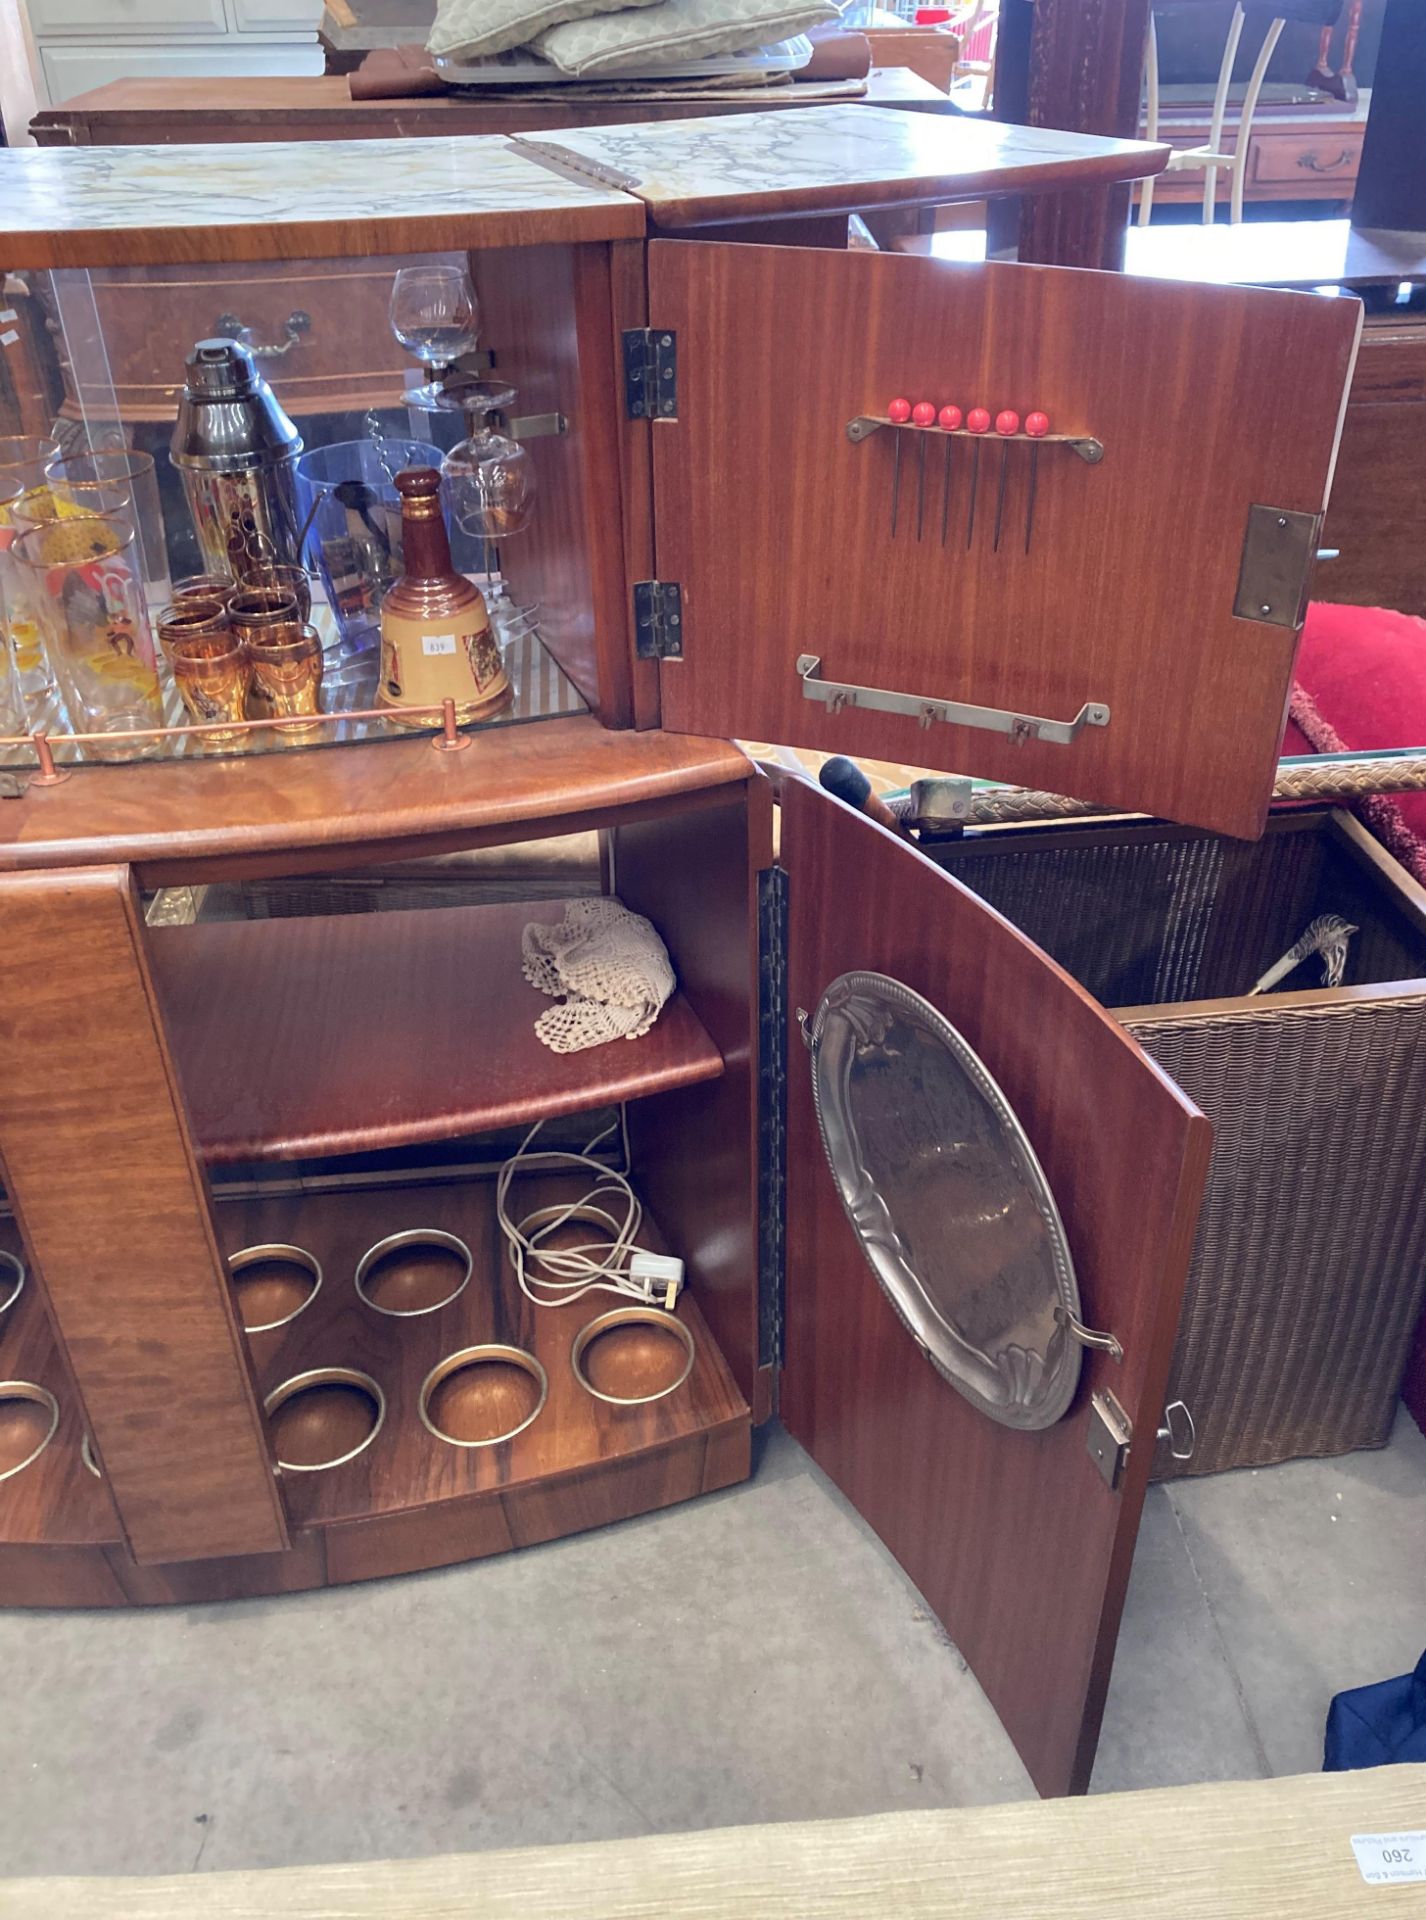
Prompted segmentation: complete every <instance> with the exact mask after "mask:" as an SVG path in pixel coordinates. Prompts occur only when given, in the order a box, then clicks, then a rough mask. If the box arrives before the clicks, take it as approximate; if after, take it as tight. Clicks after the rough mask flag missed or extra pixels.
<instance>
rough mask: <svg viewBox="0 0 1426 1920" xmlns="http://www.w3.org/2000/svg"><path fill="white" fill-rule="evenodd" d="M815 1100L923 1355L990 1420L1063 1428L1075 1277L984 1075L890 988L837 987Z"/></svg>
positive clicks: (845, 1187)
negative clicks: (1069, 1318) (1059, 1423)
mask: <svg viewBox="0 0 1426 1920" xmlns="http://www.w3.org/2000/svg"><path fill="white" fill-rule="evenodd" d="M804 1031H805V1035H806V1038H807V1042H808V1045H809V1047H810V1049H811V1052H812V1092H813V1099H814V1100H815V1102H816V1107H817V1121H818V1125H819V1127H820V1128H821V1132H822V1144H823V1146H824V1147H825V1148H826V1152H827V1161H828V1164H829V1165H830V1167H831V1169H832V1177H833V1179H834V1180H835V1181H836V1183H837V1189H838V1192H839V1193H840V1195H841V1200H842V1205H843V1206H844V1207H845V1209H846V1213H847V1218H848V1219H849V1220H850V1221H851V1223H852V1227H853V1229H854V1231H855V1232H856V1234H857V1237H858V1239H859V1240H860V1241H861V1245H862V1251H863V1252H864V1253H865V1255H866V1257H867V1259H868V1261H869V1262H870V1264H871V1269H872V1272H873V1273H874V1274H875V1275H876V1277H877V1279H878V1281H880V1283H881V1286H882V1288H883V1290H884V1291H885V1293H886V1295H887V1297H888V1298H889V1300H890V1301H891V1303H892V1305H893V1306H894V1307H895V1309H896V1311H897V1313H898V1314H899V1315H900V1317H901V1320H902V1322H903V1324H904V1325H905V1326H906V1328H907V1331H908V1332H909V1333H910V1334H911V1337H912V1339H913V1340H915V1341H916V1343H917V1345H918V1346H920V1347H921V1348H922V1349H923V1351H924V1352H925V1354H926V1356H927V1358H928V1359H929V1360H930V1362H931V1364H932V1365H933V1366H934V1367H935V1368H936V1369H937V1371H938V1372H940V1373H941V1374H943V1375H944V1376H945V1378H946V1379H947V1380H948V1381H949V1382H950V1384H951V1385H952V1386H953V1387H954V1388H955V1389H956V1390H957V1392H959V1393H962V1394H964V1396H965V1397H966V1399H967V1400H969V1401H970V1402H971V1404H972V1405H973V1406H976V1407H979V1408H980V1410H981V1412H982V1413H985V1414H987V1415H989V1417H990V1418H991V1419H992V1420H996V1421H999V1422H1000V1423H1001V1424H1002V1425H1004V1426H1007V1427H1019V1428H1022V1429H1027V1430H1035V1429H1038V1428H1041V1427H1049V1426H1053V1425H1054V1423H1055V1421H1057V1420H1058V1419H1060V1418H1061V1416H1062V1415H1063V1414H1064V1413H1065V1412H1066V1410H1067V1409H1068V1407H1069V1404H1070V1401H1071V1400H1072V1399H1073V1398H1074V1392H1075V1388H1076V1386H1077V1385H1078V1382H1079V1370H1080V1360H1081V1349H1080V1346H1079V1343H1078V1341H1077V1340H1076V1339H1074V1337H1073V1336H1072V1335H1071V1333H1070V1331H1069V1326H1068V1325H1067V1324H1066V1316H1067V1315H1069V1316H1072V1317H1073V1320H1074V1321H1076V1322H1077V1321H1078V1319H1079V1317H1080V1301H1079V1288H1078V1286H1077V1284H1076V1282H1075V1275H1074V1262H1073V1260H1072V1259H1071V1257H1070V1250H1069V1246H1068V1244H1067V1243H1066V1240H1065V1231H1064V1226H1063V1224H1062V1223H1061V1220H1060V1215H1059V1209H1058V1208H1057V1207H1056V1205H1055V1200H1054V1195H1053V1194H1052V1193H1051V1192H1050V1188H1049V1184H1048V1182H1047V1181H1046V1179H1045V1175H1044V1172H1043V1170H1042V1168H1041V1166H1040V1163H1039V1161H1038V1159H1037V1158H1036V1157H1035V1150H1034V1148H1033V1147H1032V1146H1031V1145H1030V1142H1029V1140H1028V1139H1027V1138H1026V1137H1025V1132H1024V1129H1023V1128H1022V1127H1021V1125H1020V1123H1019V1121H1018V1120H1017V1119H1016V1117H1015V1114H1014V1112H1013V1110H1012V1109H1011V1107H1010V1104H1009V1102H1008V1101H1007V1100H1006V1098H1005V1096H1004V1094H1003V1093H1002V1092H1001V1090H1000V1088H999V1087H998V1086H997V1085H996V1083H995V1081H994V1080H993V1079H992V1078H991V1075H990V1074H989V1073H988V1072H987V1070H986V1068H985V1065H984V1063H983V1062H982V1061H981V1059H980V1057H979V1056H978V1055H977V1054H976V1053H975V1052H974V1050H973V1049H972V1048H971V1047H970V1046H968V1045H967V1044H966V1042H965V1041H964V1040H963V1039H962V1037H961V1036H960V1034H958V1033H957V1032H956V1030H955V1028H954V1027H953V1026H952V1025H951V1024H950V1022H949V1021H948V1020H946V1019H945V1018H943V1016H942V1015H941V1014H939V1013H938V1012H937V1011H936V1009H935V1008H934V1007H933V1006H931V1005H930V1003H929V1002H928V1001H926V1000H924V999H922V997H921V995H920V994H918V993H913V992H912V990H911V989H910V988H909V987H906V986H903V985H902V984H901V982H900V981H899V980H893V979H890V978H889V977H888V976H887V975H885V974H881V973H844V974H842V975H841V976H840V977H839V978H838V979H836V980H834V981H833V982H832V984H831V986H830V987H828V989H827V991H826V993H824V994H823V996H822V1000H821V1003H820V1005H819V1006H818V1008H817V1011H816V1014H815V1016H814V1017H813V1019H812V1021H811V1023H810V1025H807V1026H805V1028H804Z"/></svg>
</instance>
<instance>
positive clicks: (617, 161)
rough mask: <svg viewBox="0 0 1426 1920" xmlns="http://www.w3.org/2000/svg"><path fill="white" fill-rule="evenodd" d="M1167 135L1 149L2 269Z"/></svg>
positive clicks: (1107, 164)
mask: <svg viewBox="0 0 1426 1920" xmlns="http://www.w3.org/2000/svg"><path fill="white" fill-rule="evenodd" d="M1167 153H1168V149H1167V148H1166V147H1162V146H1151V145H1149V144H1147V143H1145V142H1143V141H1137V140H1103V139H1098V138H1095V137H1092V136H1089V135H1085V134H1070V133H1053V132H1047V131H1045V130H1044V129H1040V128H1031V127H1008V126H1001V125H999V124H998V123H994V122H989V121H977V120H969V119H961V118H959V117H952V116H948V115H939V114H920V113H910V112H904V111H900V110H897V109H894V108H878V107H866V106H826V107H803V108H800V109H799V110H798V111H797V112H796V113H759V114H737V115H730V116H726V117H718V118H700V119H691V120H666V121H661V122H658V123H656V124H648V125H638V126H623V127H601V128H591V129H586V130H583V131H581V130H577V129H573V128H571V129H560V130H559V131H558V132H555V133H552V134H550V135H548V136H546V137H544V138H539V139H536V138H519V137H516V138H514V139H507V138H505V137H503V136H471V137H465V138H443V139H419V140H417V139H411V140H345V141H316V140H313V141H294V142H275V141H252V142H248V141H244V142H225V143H223V144H221V145H213V146H161V147H158V146H156V147H68V148H65V147H44V148H26V149H20V150H16V151H0V259H3V260H4V261H5V263H6V264H7V265H8V266H13V267H66V266H111V265H130V264H140V263H163V262H178V263H187V262H190V261H193V262H199V261H218V262H222V261H226V262H232V261H240V260H302V259H320V258H322V257H324V256H330V255H341V256H347V257H350V256H353V255H361V254H365V253H381V254H386V253H400V252H403V251H423V250H434V249H445V248H453V247H473V246H518V245H522V244H534V243H539V242H557V241H576V240H614V239H626V238H637V237H639V236H641V235H643V234H644V233H645V231H646V230H647V227H648V224H649V223H650V222H652V223H653V225H654V226H656V227H662V228H669V227H683V226H698V225H704V224H708V223H710V222H714V221H745V220H770V219H775V218H777V217H779V216H781V215H787V214H804V213H810V212H824V213H826V212H850V211H853V210H855V209H857V208H864V207H867V208H869V207H880V206H890V205H895V204H906V205H917V204H921V205H925V204H934V203H936V202H938V201H949V200H963V199H978V198H980V197H981V196H982V195H984V194H986V193H988V192H992V193H993V192H1017V191H1020V190H1022V189H1024V188H1056V187H1063V186H1084V185H1092V184H1097V183H1102V182H1106V181H1111V180H1128V179H1137V178H1139V177H1140V176H1142V175H1145V174H1150V173H1156V172H1158V171H1159V169H1160V168H1161V167H1162V165H1163V163H1164V160H1165V158H1166V156H1167Z"/></svg>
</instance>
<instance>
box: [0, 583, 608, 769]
mask: <svg viewBox="0 0 1426 1920" xmlns="http://www.w3.org/2000/svg"><path fill="white" fill-rule="evenodd" d="M312 621H313V624H314V625H315V626H317V627H318V628H326V627H329V626H330V625H331V614H330V613H329V611H328V609H327V608H325V607H323V606H320V605H318V606H314V607H313V609H312ZM501 657H502V658H503V660H504V662H505V670H506V672H507V673H508V675H509V676H510V685H511V689H512V692H513V698H512V699H511V701H510V704H509V705H508V706H507V707H505V708H503V709H502V710H501V711H500V712H499V713H496V714H492V715H491V716H490V718H489V719H486V720H478V721H475V722H474V723H473V724H472V725H470V726H468V727H462V729H461V731H462V732H463V733H483V732H486V731H488V730H490V729H491V728H494V727H518V726H523V725H526V724H527V723H528V722H530V721H532V720H548V719H558V718H563V717H564V716H565V715H568V714H579V713H587V712H588V711H589V708H588V704H587V702H586V701H585V700H584V698H583V696H582V695H581V694H580V692H579V690H578V688H577V687H576V686H575V685H574V683H573V681H572V680H570V679H569V678H568V676H567V675H566V674H565V673H564V672H563V670H562V669H561V668H560V667H559V665H558V664H557V663H556V661H555V659H554V656H553V655H552V654H551V653H550V652H549V651H548V649H547V648H546V647H545V646H544V644H543V642H542V641H541V640H540V639H539V637H538V636H537V635H536V634H533V633H527V634H523V635H518V636H516V637H515V638H513V639H511V640H510V641H509V642H508V643H507V644H506V645H505V646H504V648H503V649H502V656H501ZM380 658H381V654H380V649H379V648H378V647H369V648H367V649H366V650H365V651H364V652H362V653H359V654H355V655H343V653H342V652H341V651H340V649H334V650H333V651H331V652H329V653H328V654H327V655H326V659H325V662H324V670H323V677H322V710H323V712H324V713H329V714H342V713H359V712H360V711H361V710H362V709H363V708H367V707H372V706H374V705H375V704H376V683H377V670H378V667H379V665H380ZM160 673H161V680H162V685H163V724H164V725H165V726H171V727H181V726H183V725H184V724H185V721H186V719H187V716H186V715H185V713H184V711H183V704H182V702H181V700H180V699H179V696H178V691H177V689H176V688H175V687H174V685H173V683H172V681H171V679H170V678H169V676H168V673H167V670H166V668H161V669H160ZM30 726H31V730H32V731H34V732H45V733H47V734H49V736H50V746H51V749H52V751H53V753H54V757H55V759H56V761H57V762H59V763H60V764H61V765H63V766H105V765H114V764H123V765H138V764H142V763H143V762H151V761H159V760H233V759H245V758H249V757H250V756H251V755H253V754H255V753H293V752H295V751H299V750H301V751H305V750H308V749H312V748H322V747H340V746H345V745H347V744H348V743H349V742H351V741H356V740H362V741H368V740H410V739H412V738H414V737H416V736H418V735H420V734H423V733H438V732H439V731H440V726H441V722H440V719H439V717H432V718H431V719H429V720H405V721H397V720H396V719H394V718H393V719H390V720H387V719H375V720H372V719H363V720H349V721H339V722H338V723H337V724H336V725H334V726H327V727H323V728H322V729H321V730H320V731H319V732H315V733H312V734H284V733H281V732H279V731H278V730H277V729H275V728H263V729H260V730H259V731H257V732H255V733H251V734H248V735H247V736H246V737H245V738H243V739H241V740H237V741H224V742H223V743H222V744H221V745H215V744H214V742H213V741H212V739H211V737H208V738H205V737H204V736H203V735H201V734H191V733H190V734H174V735H171V736H169V737H168V738H164V739H159V740H154V741H149V742H148V743H146V745H147V750H146V751H145V750H136V748H135V746H134V745H133V744H130V743H126V742H125V741H124V739H123V737H122V736H115V738H114V740H113V742H112V744H111V743H109V742H106V741H93V742H88V743H86V744H84V745H83V746H77V745H74V744H73V743H72V742H70V741H67V740H66V739H65V738H64V736H65V734H66V733H68V732H69V731H70V726H69V720H68V717H67V715H66V714H65V711H64V707H63V704H62V703H61V701H60V699H59V697H58V695H51V697H50V699H49V700H48V701H47V702H45V703H44V704H43V705H42V706H40V707H38V708H32V709H31V714H30ZM34 765H35V755H34V752H33V750H32V749H31V748H29V747H4V748H0V767H13V768H18V769H23V768H26V767H33V766H34Z"/></svg>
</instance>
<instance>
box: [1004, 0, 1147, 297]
mask: <svg viewBox="0 0 1426 1920" xmlns="http://www.w3.org/2000/svg"><path fill="white" fill-rule="evenodd" d="M1148 21H1149V0H1036V4H1034V5H1033V6H1030V5H1026V4H1024V0H1013V3H1012V4H1011V5H1010V6H1008V7H1007V8H1006V10H1005V11H1004V13H1003V14H1002V16H1001V22H1000V35H999V41H998V45H997V55H996V59H997V66H996V81H995V98H996V107H995V111H996V113H997V115H998V116H999V117H1000V118H1001V119H1003V120H1011V121H1020V122H1023V123H1025V124H1026V125H1029V126H1032V127H1063V128H1066V129H1069V130H1072V131H1074V132H1077V133H1098V134H1111V135H1117V136H1120V137H1122V136H1124V135H1128V134H1130V133H1133V132H1134V131H1135V130H1136V129H1137V127H1138V125H1139V108H1140V96H1141V92H1142V85H1143V62H1144V43H1145V36H1146V34H1147V32H1148ZM1128 219H1129V191H1128V189H1127V187H1120V186H1107V187H1098V188H1094V189H1092V190H1091V191H1088V192H1085V191H1075V192H1070V193H1063V194H1036V195H1035V196H1034V198H1033V199H1027V200H1026V201H1025V202H1024V204H1023V206H1022V208H1021V210H1020V218H1019V234H1018V239H1019V257H1020V259H1022V260H1034V261H1043V262H1045V263H1047V264H1051V265H1057V266H1065V267H1071V266H1072V267H1110V268H1113V267H1118V266H1120V265H1121V264H1122V262H1123V255H1124V229H1125V227H1126V226H1127V225H1128Z"/></svg>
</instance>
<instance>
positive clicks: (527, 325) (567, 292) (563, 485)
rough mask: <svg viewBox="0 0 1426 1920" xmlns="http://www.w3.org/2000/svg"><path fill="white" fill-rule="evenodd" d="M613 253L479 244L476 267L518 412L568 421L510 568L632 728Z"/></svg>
mask: <svg viewBox="0 0 1426 1920" xmlns="http://www.w3.org/2000/svg"><path fill="white" fill-rule="evenodd" d="M610 251H611V250H610V249H609V248H607V247H519V248H502V249H498V250H492V249H489V248H482V249H481V250H480V251H478V252H476V253H474V254H472V255H471V261H470V265H471V274H472V277H473V279H474V282H475V288H476V292H477V293H478V294H479V296H480V311H481V338H482V339H483V340H484V341H485V342H486V343H487V344H488V345H490V346H492V347H493V348H494V350H495V353H496V357H497V361H498V366H499V374H498V378H499V379H501V380H508V381H509V382H510V383H511V385H512V386H514V387H515V388H516V390H517V391H518V393H519V396H520V398H519V401H518V410H519V412H520V413H522V414H537V413H562V414H564V415H565V418H566V420H567V422H568V426H567V430H566V431H565V432H564V433H562V434H559V435H551V436H549V437H547V438H545V439H542V440H540V441H539V442H538V443H537V444H535V445H534V446H532V447H531V448H530V456H531V458H532V460H533V461H534V466H535V473H536V476H537V479H538V484H539V495H538V503H537V507H536V511H535V513H534V514H533V516H532V517H531V521H530V525H529V526H528V528H526V530H525V532H524V533H523V534H522V535H521V536H520V538H519V539H518V540H515V541H512V542H508V543H507V544H506V546H505V551H504V552H503V553H502V555H501V569H502V572H503V573H504V576H505V579H506V581H507V583H508V586H509V590H510V593H511V595H512V596H513V598H514V599H515V601H516V602H517V604H524V603H529V602H535V603H538V605H539V609H540V638H541V639H542V640H543V641H544V643H545V645H546V647H547V648H548V649H549V651H550V652H551V653H552V654H553V655H554V657H555V658H556V660H558V661H559V663H560V665H561V666H562V667H563V668H564V670H565V672H566V673H567V674H568V675H569V677H570V679H571V680H573V682H574V684H575V685H576V686H577V687H578V688H579V690H580V692H581V693H582V694H583V695H584V697H585V699H586V700H587V701H588V702H589V704H590V707H591V708H592V709H593V710H594V711H596V712H597V713H598V714H599V715H600V716H601V718H603V719H604V721H605V722H606V723H607V724H608V725H610V726H620V727H624V726H628V725H630V724H631V722H632V720H633V717H634V712H633V699H632V695H631V691H630V686H629V674H630V662H629V652H630V649H629V633H630V600H629V588H628V586H627V584H626V581H625V577H624V565H623V553H622V549H621V523H622V512H621V502H620V497H619V486H618V479H617V476H618V464H619V442H620V439H621V437H622V435H623V432H624V429H625V427H626V425H627V423H626V421H625V419H624V413H623V404H622V403H623V391H624V388H623V367H622V365H621V364H620V363H619V361H618V359H617V357H616V351H615V347H616V342H615V338H614V329H613V327H612V326H611V325H610V318H611V314H610V305H611V288H610ZM635 577H636V578H644V577H645V576H643V575H637V576H635Z"/></svg>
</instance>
